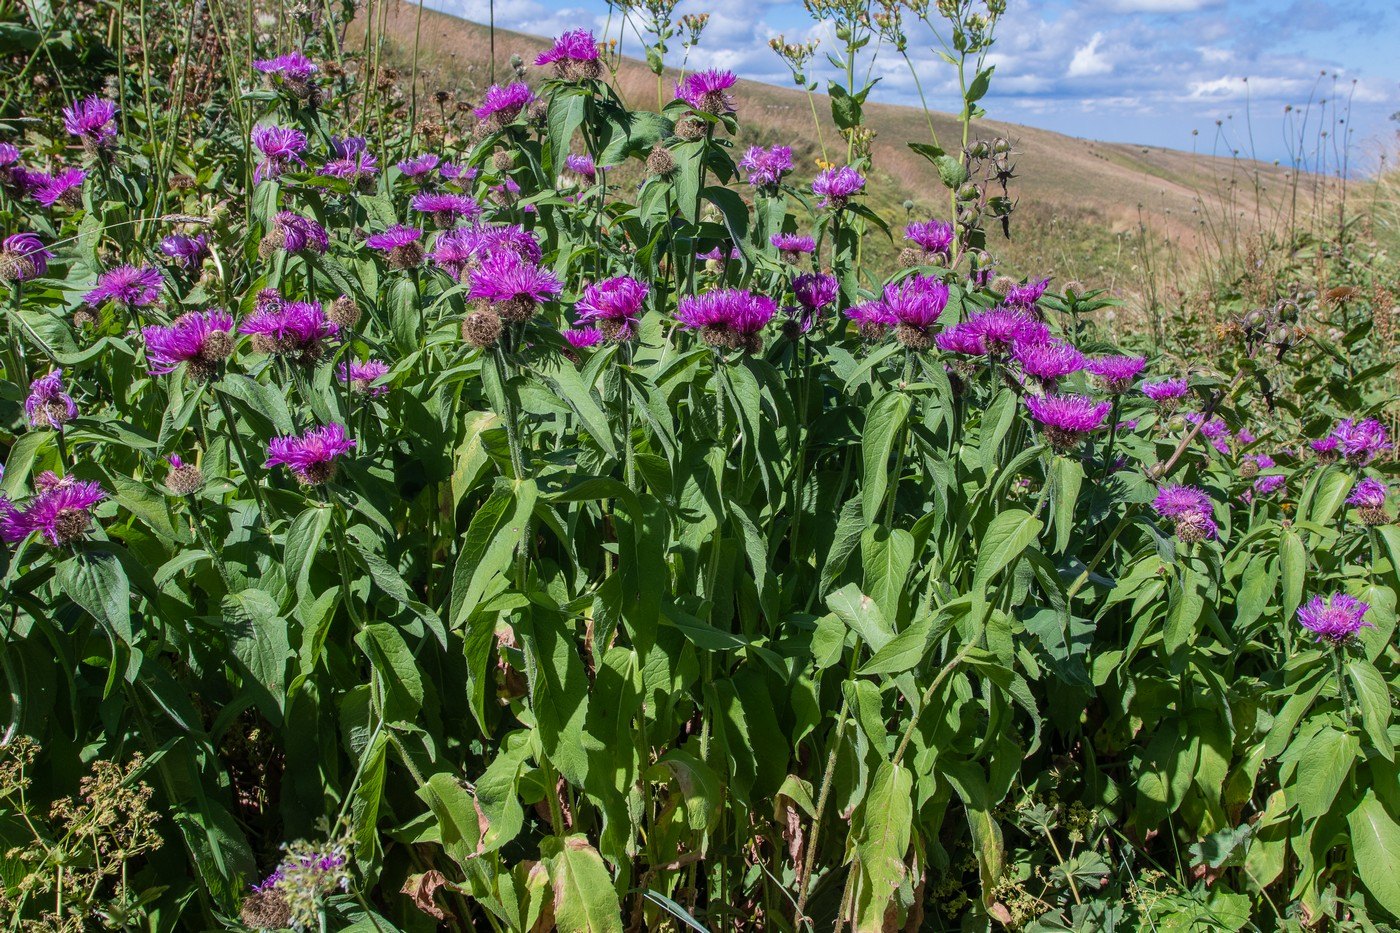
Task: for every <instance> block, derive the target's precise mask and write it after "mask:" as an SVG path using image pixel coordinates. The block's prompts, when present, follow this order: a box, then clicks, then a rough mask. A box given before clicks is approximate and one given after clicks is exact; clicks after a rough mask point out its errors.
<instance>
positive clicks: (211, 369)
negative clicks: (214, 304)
mask: <svg viewBox="0 0 1400 933" xmlns="http://www.w3.org/2000/svg"><path fill="white" fill-rule="evenodd" d="M232 331H233V316H232V315H230V314H229V313H228V312H227V311H223V310H220V309H217V308H215V309H214V310H211V311H191V312H189V313H187V314H182V315H180V316H179V317H178V318H176V319H175V323H174V324H172V325H170V326H169V327H159V326H152V327H146V328H143V329H142V330H141V336H142V337H144V338H145V340H146V359H147V360H148V361H149V362H150V364H151V375H153V376H161V375H165V374H166V373H169V372H172V371H173V370H174V369H175V368H176V367H177V366H179V365H180V364H181V363H188V364H189V373H190V375H191V376H193V377H195V378H196V379H211V378H213V377H214V376H215V375H216V374H217V373H218V369H219V364H220V363H221V362H223V361H224V360H225V359H227V358H228V355H229V354H230V353H231V352H233V336H232Z"/></svg>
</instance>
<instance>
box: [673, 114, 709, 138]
mask: <svg viewBox="0 0 1400 933" xmlns="http://www.w3.org/2000/svg"><path fill="white" fill-rule="evenodd" d="M676 136H678V137H679V138H681V139H684V140H686V141H687V142H689V141H692V140H696V139H704V138H705V121H704V120H699V119H696V118H695V117H686V118H685V119H684V120H682V121H680V122H679V123H677V124H676Z"/></svg>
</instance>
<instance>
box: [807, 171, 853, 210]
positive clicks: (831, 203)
mask: <svg viewBox="0 0 1400 933" xmlns="http://www.w3.org/2000/svg"><path fill="white" fill-rule="evenodd" d="M864 187H865V176H863V175H861V173H860V172H858V171H856V170H855V169H853V168H851V167H850V166H849V165H843V166H841V167H840V168H829V169H826V170H825V171H823V172H822V173H821V174H819V175H818V176H817V177H816V179H815V180H813V182H812V193H813V194H816V195H820V196H821V201H820V202H818V204H817V206H818V207H832V208H836V209H838V210H839V209H840V208H842V207H845V206H846V202H847V201H849V200H850V199H851V197H852V196H854V195H855V194H856V193H857V192H858V191H860V190H861V189H862V188H864Z"/></svg>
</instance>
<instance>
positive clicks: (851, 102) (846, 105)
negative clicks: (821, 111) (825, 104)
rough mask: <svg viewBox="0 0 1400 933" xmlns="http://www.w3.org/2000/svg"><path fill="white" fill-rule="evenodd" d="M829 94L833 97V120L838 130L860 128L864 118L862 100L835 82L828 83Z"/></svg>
mask: <svg viewBox="0 0 1400 933" xmlns="http://www.w3.org/2000/svg"><path fill="white" fill-rule="evenodd" d="M827 93H828V94H829V95H831V119H832V121H833V122H835V123H836V128H837V129H841V130H849V129H852V128H854V127H857V126H860V124H861V120H862V119H863V117H864V113H863V111H862V108H861V105H860V104H861V102H860V100H858V99H857V98H855V97H852V96H851V94H850V93H849V92H847V90H846V89H845V88H844V87H842V86H841V85H839V84H837V83H836V82H835V81H830V82H828V84H827Z"/></svg>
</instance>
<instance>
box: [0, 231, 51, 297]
mask: <svg viewBox="0 0 1400 933" xmlns="http://www.w3.org/2000/svg"><path fill="white" fill-rule="evenodd" d="M52 258H53V253H51V252H49V250H48V248H47V247H46V246H44V241H43V240H41V239H39V235H38V234H36V233H16V234H13V235H11V236H7V237H5V241H4V243H3V244H0V284H4V285H9V284H12V283H17V282H27V281H29V280H30V279H34V278H38V277H39V276H41V275H43V274H44V273H46V272H48V271H49V260H50V259H52Z"/></svg>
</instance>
